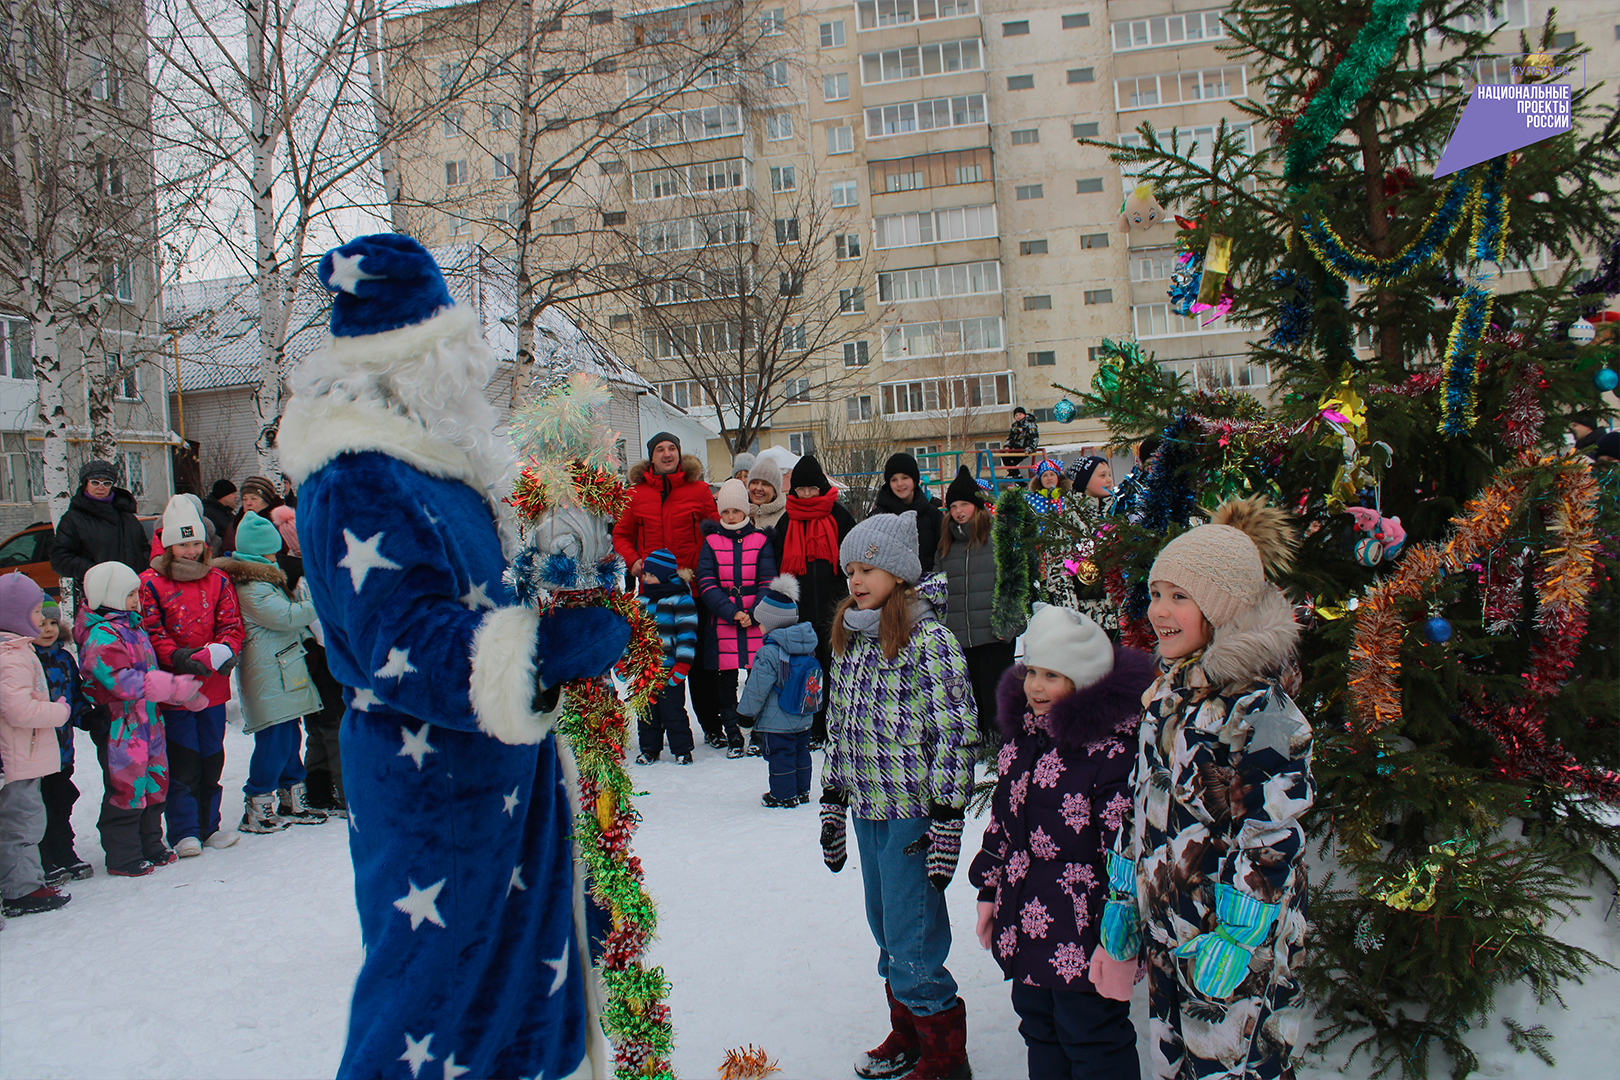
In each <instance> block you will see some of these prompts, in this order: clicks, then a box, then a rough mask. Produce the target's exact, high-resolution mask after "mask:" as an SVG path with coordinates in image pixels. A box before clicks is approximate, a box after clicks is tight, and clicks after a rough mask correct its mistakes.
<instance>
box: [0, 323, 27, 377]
mask: <svg viewBox="0 0 1620 1080" xmlns="http://www.w3.org/2000/svg"><path fill="white" fill-rule="evenodd" d="M0 375H3V376H5V377H7V378H11V379H32V378H33V377H34V346H33V333H32V331H31V329H30V327H29V325H28V323H27V322H26V321H25V320H23V319H0Z"/></svg>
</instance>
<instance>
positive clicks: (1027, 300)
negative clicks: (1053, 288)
mask: <svg viewBox="0 0 1620 1080" xmlns="http://www.w3.org/2000/svg"><path fill="white" fill-rule="evenodd" d="M1024 310H1025V311H1050V310H1052V298H1051V297H1050V296H1026V297H1024Z"/></svg>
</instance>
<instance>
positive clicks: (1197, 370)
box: [1159, 354, 1271, 393]
mask: <svg viewBox="0 0 1620 1080" xmlns="http://www.w3.org/2000/svg"><path fill="white" fill-rule="evenodd" d="M1159 368H1160V370H1162V371H1164V372H1165V373H1166V374H1169V375H1186V376H1189V377H1190V378H1191V379H1192V383H1193V386H1194V387H1195V388H1197V389H1199V390H1202V391H1205V392H1206V393H1208V392H1212V391H1216V390H1255V389H1259V388H1260V387H1263V386H1269V385H1270V383H1271V368H1270V367H1269V366H1267V365H1266V364H1256V363H1253V362H1252V361H1251V360H1250V359H1249V357H1248V356H1246V355H1241V354H1231V355H1226V356H1195V357H1189V358H1187V359H1184V360H1160V361H1159Z"/></svg>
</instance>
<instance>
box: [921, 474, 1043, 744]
mask: <svg viewBox="0 0 1620 1080" xmlns="http://www.w3.org/2000/svg"><path fill="white" fill-rule="evenodd" d="M945 507H946V518H945V529H944V533H943V535H942V536H940V538H939V559H938V561H937V562H936V563H935V566H936V568H937V569H938V570H939V572H940V573H942V574H944V575H945V589H946V591H945V597H946V601H945V628H946V629H947V630H949V631H950V632H951V633H953V634H955V635H956V643H957V644H958V645H960V646H962V655H963V656H964V657H966V658H967V665H968V678H969V679H970V680H972V682H973V700H975V701H977V702H978V703H979V737H980V738H981V739H982V740H984V742H986V743H987V744H989V745H992V746H994V745H995V743H996V741H997V737H998V736H997V731H996V684H997V682H998V680H1000V678H1001V675H1002V673H1003V672H1005V671H1006V670H1007V669H1008V668H1010V667H1012V665H1013V641H1014V639H1015V638H1016V637H1017V636H1018V633H1017V630H1014V629H1013V628H1011V627H1002V630H1003V631H1006V632H1007V633H1009V634H1010V636H1009V637H1005V638H1004V637H1002V636H1001V635H1000V634H997V633H996V629H995V626H994V621H993V619H992V614H993V612H994V608H995V599H996V545H995V536H994V533H993V532H992V531H991V528H990V510H989V508H988V507H987V506H986V505H985V498H984V489H982V488H981V487H979V485H978V482H977V481H976V480H974V479H973V475H972V474H971V473H969V472H968V468H967V466H966V465H963V466H962V467H961V468H960V469H958V470H957V473H956V479H954V480H952V481H951V486H950V487H948V488H946V489H945ZM1019 629H1022V627H1020V628H1019Z"/></svg>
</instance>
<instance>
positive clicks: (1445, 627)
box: [1423, 615, 1451, 645]
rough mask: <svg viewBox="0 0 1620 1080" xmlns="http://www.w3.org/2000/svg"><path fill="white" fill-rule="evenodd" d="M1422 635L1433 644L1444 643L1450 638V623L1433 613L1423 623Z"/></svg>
mask: <svg viewBox="0 0 1620 1080" xmlns="http://www.w3.org/2000/svg"><path fill="white" fill-rule="evenodd" d="M1423 636H1424V638H1426V639H1427V640H1428V641H1430V642H1431V643H1433V644H1435V645H1444V644H1445V643H1446V642H1448V641H1450V640H1451V624H1450V623H1449V622H1447V621H1446V620H1445V619H1442V618H1441V617H1440V616H1438V615H1435V616H1434V617H1432V618H1431V619H1429V621H1428V622H1426V623H1424V624H1423Z"/></svg>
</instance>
